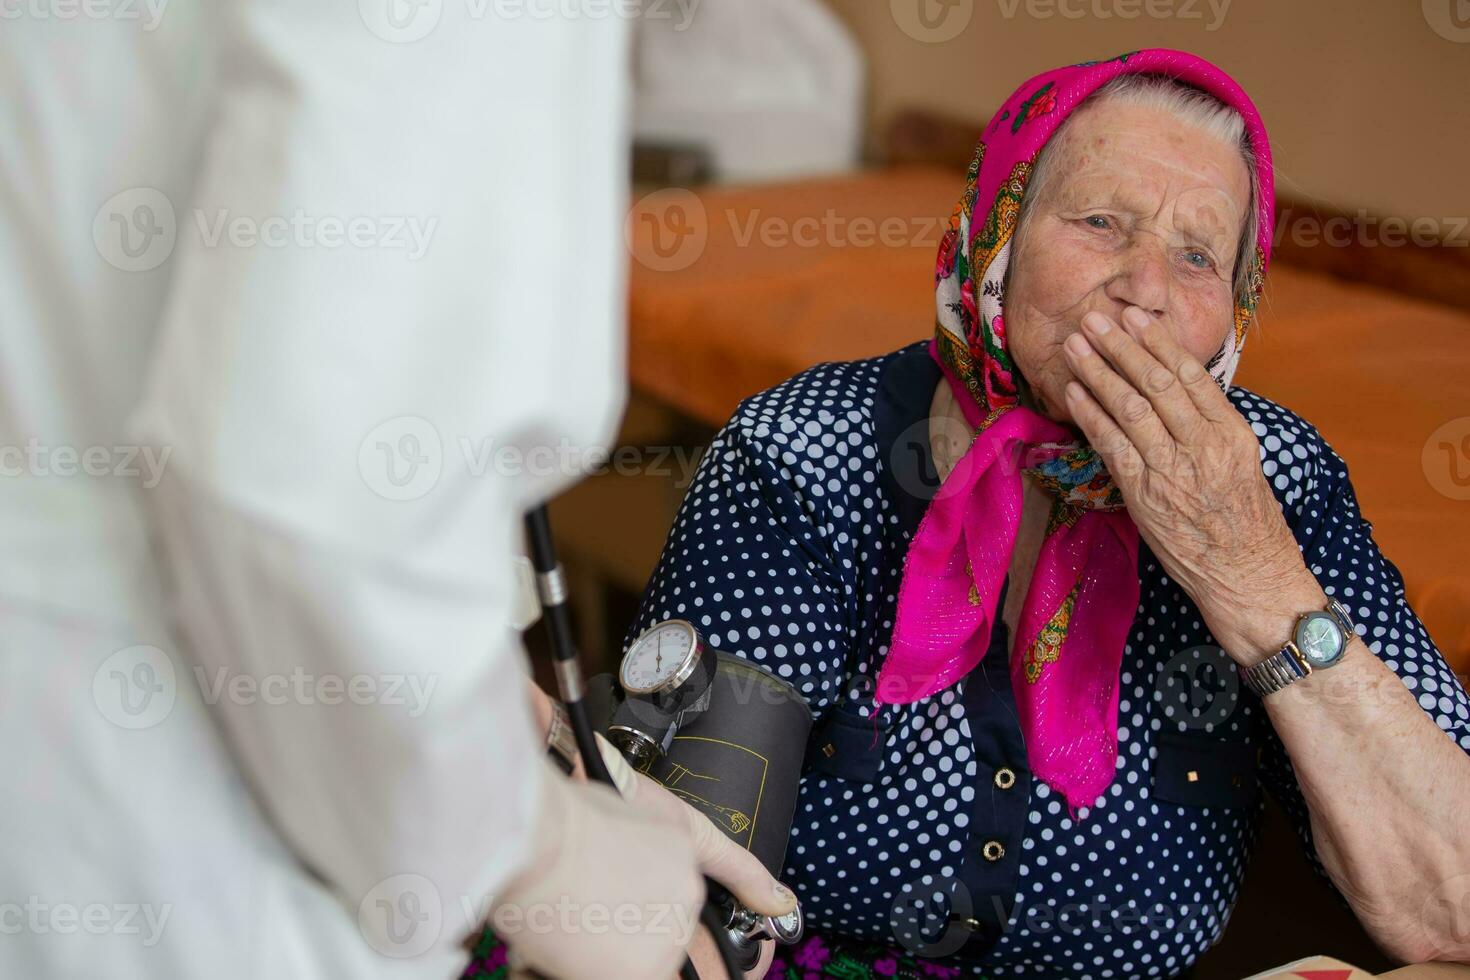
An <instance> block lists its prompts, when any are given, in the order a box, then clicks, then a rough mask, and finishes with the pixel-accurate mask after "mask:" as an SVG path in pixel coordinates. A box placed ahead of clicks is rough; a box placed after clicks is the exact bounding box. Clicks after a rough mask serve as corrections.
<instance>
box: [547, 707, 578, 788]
mask: <svg viewBox="0 0 1470 980" xmlns="http://www.w3.org/2000/svg"><path fill="white" fill-rule="evenodd" d="M546 754H547V755H549V756H550V757H551V761H552V762H555V763H556V764H557V767H558V768H560V769H561V771H562V772H564V773H566V774H567V775H568V776H570V775H571V774H572V773H573V772H575V771H576V769H577V736H576V733H575V732H573V731H572V723H571V721H570V719H568V718H567V709H566V708H563V707H562V706H561V704H560V703H558V702H555V701H553V702H552V703H551V726H550V727H549V728H547V730H546Z"/></svg>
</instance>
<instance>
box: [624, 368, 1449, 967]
mask: <svg viewBox="0 0 1470 980" xmlns="http://www.w3.org/2000/svg"><path fill="white" fill-rule="evenodd" d="M926 345H927V341H926V342H923V343H918V344H914V345H911V346H909V347H906V348H904V349H902V350H899V351H897V352H895V353H892V354H888V355H885V356H882V357H877V358H873V359H869V360H861V361H852V362H846V363H829V364H821V365H818V366H817V367H814V368H812V369H810V370H808V371H805V372H803V373H802V374H799V375H797V376H796V377H794V378H792V379H790V380H789V381H786V382H784V383H783V384H780V385H778V386H776V387H775V388H772V389H770V390H769V391H765V392H762V393H761V394H759V395H755V396H753V397H752V398H749V399H747V400H746V401H745V402H744V403H743V404H742V405H741V406H740V408H739V409H738V410H737V412H736V414H735V416H734V417H733V418H732V419H731V420H730V421H729V423H728V424H727V425H726V426H725V427H724V428H723V429H722V430H721V431H720V433H719V435H718V436H717V437H716V438H715V440H714V442H713V443H712V445H711V446H710V448H709V451H708V452H707V454H706V455H705V456H704V458H703V459H702V460H701V462H700V465H699V469H698V470H697V472H696V475H695V479H694V483H693V485H692V486H691V487H690V489H689V492H688V494H687V495H686V497H685V500H684V503H683V507H682V509H681V510H680V511H679V514H678V517H677V519H676V521H675V524H674V527H673V530H672V531H671V533H670V536H669V539H668V542H667V544H666V546H665V548H664V552H663V556H662V558H661V560H660V561H659V564H658V567H657V569H656V570H655V572H654V575H653V577H652V579H651V581H650V582H649V585H648V590H647V593H646V595H645V596H644V600H643V604H642V608H641V610H640V612H639V616H638V619H637V620H636V621H635V623H634V624H633V627H632V628H631V630H630V632H629V634H628V641H629V642H631V640H632V638H633V637H634V636H636V635H637V634H638V633H639V632H641V631H642V630H644V629H646V628H647V627H648V626H650V625H652V624H653V623H655V622H657V621H659V620H662V619H667V618H671V617H678V618H684V619H688V620H689V621H690V622H692V623H694V624H695V625H696V626H697V627H698V628H699V629H700V631H701V632H702V633H703V634H704V635H705V637H706V638H707V639H708V640H709V641H710V642H711V643H713V644H714V645H715V646H716V647H718V648H719V649H722V650H727V651H729V652H731V653H735V654H738V655H741V656H743V657H746V658H749V659H751V660H754V661H756V662H757V663H760V664H762V665H764V666H765V667H767V668H769V669H770V670H772V671H774V672H775V673H776V674H777V675H779V676H781V677H783V678H785V679H786V680H788V681H789V682H790V683H791V684H793V685H794V686H795V687H796V688H797V689H798V690H799V691H800V692H801V693H802V695H804V696H805V697H806V698H807V699H808V701H809V702H810V705H811V707H812V710H813V712H814V714H815V716H816V724H815V728H814V731H813V735H812V739H811V741H810V743H809V744H808V745H806V746H793V747H792V751H793V752H803V753H804V754H805V759H806V762H805V767H806V768H805V771H804V775H803V777H802V783H801V790H800V795H799V798H798V801H797V807H796V815H795V822H794V826H793V828H792V832H791V839H790V844H789V847H788V850H787V857H786V867H785V869H784V871H783V874H782V878H783V880H784V881H785V882H786V883H787V884H789V885H791V886H792V887H793V888H794V889H795V890H796V892H797V894H798V895H799V896H800V898H801V901H802V905H803V909H804V911H805V913H806V915H807V922H808V928H809V929H815V930H818V931H821V932H827V933H831V934H834V935H843V936H851V937H856V938H859V939H869V940H875V941H880V942H885V943H892V944H893V945H895V946H897V945H903V946H907V947H908V948H909V949H911V950H915V951H917V952H920V953H922V954H924V955H926V956H929V957H934V958H936V959H937V960H938V961H940V962H942V963H944V964H945V965H949V966H959V967H965V968H970V969H973V968H979V969H981V970H983V971H984V972H985V973H987V974H989V975H994V976H1025V977H1036V976H1065V977H1142V976H1149V977H1172V976H1176V975H1178V974H1180V973H1181V972H1183V971H1185V970H1186V969H1187V968H1188V967H1189V966H1190V964H1192V963H1193V962H1194V960H1195V959H1196V958H1197V957H1198V956H1199V955H1200V954H1201V953H1202V952H1203V951H1205V950H1206V949H1208V948H1209V947H1210V946H1211V945H1212V944H1213V943H1215V942H1216V940H1217V939H1218V938H1219V936H1220V934H1221V931H1222V930H1223V929H1224V926H1225V923H1226V920H1227V919H1228V917H1229V914H1230V909H1231V906H1232V905H1233V903H1234V902H1235V898H1236V894H1237V890H1238V888H1239V885H1240V881H1241V876H1242V874H1243V872H1244V869H1245V866H1246V860H1247V857H1248V855H1249V853H1250V849H1251V848H1252V846H1253V844H1254V842H1255V836H1256V829H1257V822H1258V818H1259V814H1260V807H1261V803H1262V799H1261V795H1260V788H1261V787H1262V786H1264V788H1265V789H1266V791H1268V792H1270V793H1271V794H1272V795H1273V796H1274V797H1275V798H1276V799H1277V800H1278V801H1279V802H1280V803H1281V804H1282V806H1283V808H1284V809H1285V811H1286V812H1287V813H1288V814H1289V815H1290V817H1291V819H1292V821H1293V822H1294V824H1295V826H1296V828H1297V830H1298V832H1299V834H1300V835H1301V838H1302V841H1303V844H1304V846H1305V847H1306V849H1307V852H1308V854H1309V856H1310V858H1311V860H1312V862H1313V863H1314V864H1316V863H1317V861H1316V856H1315V853H1314V851H1313V847H1312V840H1311V832H1310V827H1309V824H1308V820H1307V808H1306V804H1305V802H1304V801H1303V799H1302V796H1301V793H1300V790H1299V789H1298V787H1297V785H1296V780H1295V777H1294V775H1293V773H1292V768H1291V763H1290V761H1289V759H1288V758H1287V756H1286V753H1285V751H1284V750H1283V748H1282V745H1281V743H1280V741H1279V740H1278V739H1277V738H1276V736H1275V734H1274V733H1273V732H1272V730H1271V727H1270V724H1269V720H1268V718H1267V716H1266V713H1265V711H1264V710H1263V709H1262V708H1261V706H1260V704H1259V700H1258V699H1257V698H1256V696H1255V695H1254V694H1252V693H1250V692H1249V691H1248V690H1246V689H1244V688H1242V687H1241V686H1240V684H1239V682H1238V680H1237V678H1236V674H1235V672H1234V670H1233V668H1232V667H1231V666H1230V662H1229V661H1228V659H1227V658H1226V657H1225V655H1224V653H1223V652H1222V651H1220V650H1219V649H1218V648H1217V647H1214V646H1213V643H1214V640H1213V638H1212V637H1211V635H1210V633H1209V632H1208V630H1207V629H1206V628H1205V626H1204V624H1203V622H1202V619H1201V617H1200V614H1199V612H1198V610H1197V609H1196V608H1195V606H1194V604H1193V602H1192V601H1191V600H1190V599H1189V597H1188V596H1186V595H1185V594H1184V592H1183V591H1182V590H1181V589H1180V588H1179V587H1178V586H1177V585H1176V584H1175V583H1174V582H1172V581H1170V579H1169V578H1168V577H1167V576H1166V575H1165V574H1164V572H1163V571H1162V569H1161V568H1160V566H1159V563H1158V561H1157V560H1156V559H1155V558H1154V556H1153V555H1152V553H1151V552H1149V551H1148V549H1147V546H1145V545H1141V546H1140V555H1139V565H1140V573H1141V578H1142V594H1141V599H1140V605H1139V609H1138V612H1137V614H1136V616H1135V618H1134V628H1133V632H1132V634H1131V636H1130V640H1129V644H1128V648H1127V650H1126V651H1125V653H1124V657H1123V670H1122V687H1121V690H1120V701H1119V705H1118V712H1119V717H1118V742H1119V746H1118V748H1119V755H1118V772H1117V776H1116V778H1115V779H1114V781H1113V783H1112V785H1111V786H1110V787H1109V789H1108V791H1107V792H1106V793H1105V794H1104V796H1103V797H1102V798H1101V799H1100V800H1099V802H1098V803H1097V805H1096V806H1094V807H1092V808H1084V809H1082V810H1081V811H1079V813H1078V814H1077V819H1075V820H1074V819H1072V818H1071V817H1070V816H1069V814H1068V812H1067V808H1066V806H1065V801H1063V800H1062V799H1061V798H1060V796H1059V794H1057V793H1054V792H1051V791H1050V790H1049V788H1048V787H1047V786H1046V785H1045V784H1044V783H1042V782H1040V781H1039V780H1036V779H1034V778H1033V777H1032V775H1031V772H1030V770H1029V768H1028V767H1027V764H1026V753H1025V747H1024V745H1023V744H1022V740H1021V731H1020V728H1019V726H1018V724H1017V718H1016V711H1015V704H1014V699H1013V696H1012V694H1011V687H1010V678H1009V674H1008V671H1007V667H1006V660H1007V651H1008V649H1009V637H1008V636H1007V635H1006V630H1005V628H1004V626H1003V625H1000V624H998V625H997V627H996V629H995V630H994V632H993V643H994V646H993V647H992V649H991V651H990V652H989V653H988V654H987V656H986V657H985V658H984V660H983V661H982V662H981V664H980V665H979V666H977V667H976V668H975V669H974V670H973V671H972V672H971V673H970V675H969V676H967V677H966V678H964V679H963V680H962V681H961V682H959V683H957V684H955V685H954V686H953V687H951V688H948V689H946V690H944V691H941V692H939V693H937V694H935V695H933V696H932V697H929V698H927V699H925V700H923V701H919V702H917V703H915V704H912V705H904V706H889V707H887V708H884V709H883V710H882V711H879V712H876V713H875V712H873V710H872V707H873V706H872V694H873V678H874V677H875V676H876V674H877V671H878V667H879V666H880V665H881V663H882V661H883V657H884V655H885V653H886V652H887V649H888V647H887V644H888V640H889V636H890V633H891V632H892V629H893V617H894V611H895V597H896V594H897V589H898V583H899V576H900V573H901V571H902V568H903V560H904V556H905V554H906V551H907V548H908V543H909V540H910V538H911V537H912V535H913V533H914V531H915V529H916V528H917V526H918V522H919V519H920V518H921V517H922V515H923V512H924V507H925V504H926V502H927V500H928V498H929V497H930V496H932V494H933V492H934V490H935V489H936V488H937V486H938V479H937V476H936V474H935V471H934V462H933V459H932V457H931V456H930V453H929V439H928V410H929V405H930V401H931V398H932V397H933V393H934V389H935V386H936V385H937V384H938V383H939V380H940V374H939V369H938V368H937V367H936V366H935V365H934V364H933V362H932V361H931V360H930V359H929V356H928V354H927V351H926ZM1230 398H1231V401H1232V402H1233V403H1234V404H1235V405H1236V407H1237V408H1238V409H1239V410H1240V412H1241V413H1242V414H1243V415H1244V416H1245V417H1246V418H1247V419H1248V420H1249V421H1250V423H1251V427H1252V428H1253V429H1254V430H1255V433H1256V435H1257V437H1258V438H1259V440H1260V442H1261V454H1262V455H1261V460H1262V467H1263V469H1264V471H1265V474H1266V476H1267V478H1268V479H1269V481H1270V483H1271V485H1272V487H1273V488H1274V491H1275V494H1276V497H1277V499H1278V500H1279V501H1280V503H1281V507H1282V510H1283V512H1284V513H1285V515H1286V519H1287V522H1288V523H1289V524H1290V525H1291V528H1292V530H1293V532H1294V533H1295V535H1296V538H1297V541H1298V543H1299V544H1300V546H1301V548H1302V550H1303V553H1304V554H1305V556H1306V559H1307V564H1308V566H1309V567H1310V568H1311V570H1312V571H1313V573H1315V574H1316V576H1317V578H1318V581H1319V582H1320V583H1321V584H1322V586H1323V588H1324V590H1325V591H1326V592H1328V593H1329V594H1330V595H1332V596H1334V597H1336V598H1337V599H1339V600H1341V601H1342V602H1343V603H1344V604H1345V605H1346V606H1347V607H1348V609H1349V610H1350V611H1351V613H1352V615H1353V617H1354V619H1355V621H1356V622H1357V624H1358V631H1359V633H1360V634H1362V635H1363V638H1364V639H1365V640H1366V641H1367V643H1368V646H1369V647H1370V648H1371V649H1372V651H1373V652H1374V654H1376V655H1377V656H1378V657H1380V658H1382V659H1383V661H1384V662H1385V663H1386V664H1387V665H1388V666H1389V667H1390V668H1392V669H1393V670H1394V671H1395V672H1396V673H1397V674H1398V675H1399V677H1400V678H1402V680H1403V682H1404V684H1405V685H1406V686H1407V687H1408V688H1409V689H1410V690H1411V691H1413V692H1414V694H1415V695H1416V696H1417V697H1418V699H1419V703H1420V705H1421V706H1422V707H1423V709H1424V711H1425V712H1426V713H1427V714H1429V715H1430V716H1431V717H1432V718H1433V719H1434V720H1435V722H1436V723H1437V724H1438V725H1439V727H1440V728H1442V729H1443V730H1444V731H1445V732H1446V733H1447V735H1448V736H1449V737H1450V738H1452V739H1454V740H1455V741H1456V742H1457V743H1458V744H1459V745H1460V746H1461V747H1462V748H1465V749H1467V750H1470V700H1467V698H1466V694H1465V690H1464V688H1462V687H1461V685H1460V683H1459V682H1458V680H1457V679H1456V678H1455V676H1454V675H1453V673H1452V672H1451V671H1450V669H1449V667H1448V666H1447V665H1446V663H1445V661H1444V659H1443V658H1442V657H1441V656H1440V654H1439V652H1438V651H1437V650H1436V649H1435V647H1434V644H1433V643H1432V642H1431V640H1430V639H1429V636H1428V635H1427V634H1426V633H1425V630H1424V627H1423V626H1422V625H1421V624H1420V622H1419V620H1418V618H1417V617H1416V616H1415V615H1414V612H1413V610H1411V609H1410V608H1409V606H1408V604H1407V603H1406V602H1405V600H1404V590H1403V583H1402V580H1401V579H1400V576H1399V573H1398V571H1397V569H1395V568H1394V566H1393V565H1392V564H1391V563H1390V562H1389V561H1388V560H1387V559H1386V558H1384V556H1383V555H1382V554H1381V553H1380V552H1379V550H1378V547H1377V545H1375V544H1374V542H1373V538H1372V535H1371V531H1372V528H1371V525H1369V523H1368V522H1367V521H1365V520H1364V519H1363V518H1362V516H1361V515H1360V514H1359V512H1358V506H1357V502H1356V500H1355V498H1354V495H1353V489H1352V485H1351V484H1350V483H1349V482H1348V475H1347V468H1346V466H1345V465H1344V464H1343V461H1342V460H1341V459H1340V458H1339V457H1338V456H1337V455H1336V454H1335V453H1334V452H1333V451H1332V450H1331V449H1330V448H1329V447H1328V446H1327V444H1326V443H1325V442H1324V441H1323V439H1322V437H1321V436H1320V435H1319V434H1318V433H1317V431H1316V430H1315V429H1314V428H1312V427H1311V426H1310V425H1308V424H1307V423H1306V422H1304V421H1303V420H1302V419H1300V418H1298V417H1297V416H1295V415H1293V414H1292V413H1291V412H1289V411H1287V410H1285V409H1283V408H1281V407H1280V406H1278V405H1275V404H1273V403H1272V402H1270V401H1267V400H1266V399H1264V398H1261V397H1260V396H1258V395H1255V394H1252V393H1250V392H1248V391H1244V390H1242V389H1239V388H1237V389H1235V390H1234V391H1232V393H1231V395H1230ZM1318 868H1319V870H1320V865H1318ZM966 972H969V970H968V969H967V971H966Z"/></svg>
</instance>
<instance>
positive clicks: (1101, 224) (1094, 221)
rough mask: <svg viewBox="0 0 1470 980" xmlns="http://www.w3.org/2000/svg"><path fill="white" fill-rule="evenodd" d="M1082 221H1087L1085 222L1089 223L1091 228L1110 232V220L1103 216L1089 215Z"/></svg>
mask: <svg viewBox="0 0 1470 980" xmlns="http://www.w3.org/2000/svg"><path fill="white" fill-rule="evenodd" d="M1082 220H1083V221H1085V222H1087V225H1088V227H1090V228H1097V229H1098V230H1100V231H1107V230H1108V219H1107V218H1106V217H1104V216H1103V215H1100V214H1089V215H1088V216H1087V217H1085V218H1083V219H1082Z"/></svg>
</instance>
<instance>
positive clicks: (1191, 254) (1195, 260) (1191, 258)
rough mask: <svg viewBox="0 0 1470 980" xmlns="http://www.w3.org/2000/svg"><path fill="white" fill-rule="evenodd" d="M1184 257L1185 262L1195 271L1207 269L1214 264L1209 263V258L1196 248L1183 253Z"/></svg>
mask: <svg viewBox="0 0 1470 980" xmlns="http://www.w3.org/2000/svg"><path fill="white" fill-rule="evenodd" d="M1184 256H1185V261H1186V262H1188V263H1189V264H1190V265H1192V266H1194V267H1195V268H1196V269H1208V268H1210V266H1212V265H1213V264H1214V263H1213V262H1211V261H1210V257H1209V256H1208V255H1207V254H1205V253H1204V252H1201V251H1200V250H1199V249H1197V248H1192V249H1190V250H1189V251H1188V252H1185V253H1184Z"/></svg>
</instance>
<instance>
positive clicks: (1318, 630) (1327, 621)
mask: <svg viewBox="0 0 1470 980" xmlns="http://www.w3.org/2000/svg"><path fill="white" fill-rule="evenodd" d="M1296 645H1297V649H1298V650H1300V651H1301V652H1302V654H1303V656H1305V657H1306V658H1307V659H1308V660H1309V661H1311V663H1312V666H1313V667H1329V666H1331V665H1332V664H1335V663H1337V660H1338V658H1339V657H1341V656H1342V651H1343V648H1344V647H1345V646H1346V645H1347V638H1346V637H1345V636H1343V634H1342V627H1341V626H1338V625H1337V620H1335V619H1333V618H1332V617H1331V616H1329V615H1328V614H1327V613H1322V612H1314V613H1308V614H1307V615H1306V616H1303V617H1302V620H1301V622H1300V623H1298V624H1297V627H1296Z"/></svg>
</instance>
